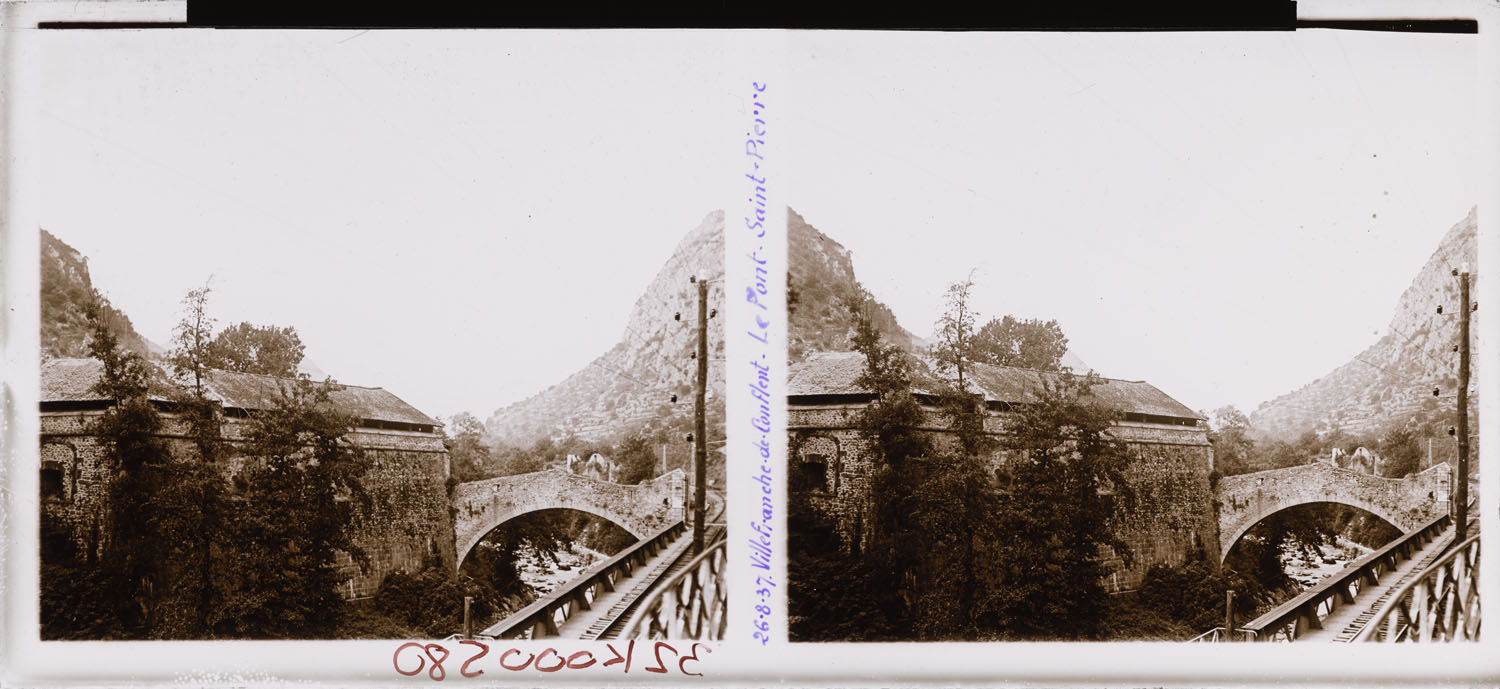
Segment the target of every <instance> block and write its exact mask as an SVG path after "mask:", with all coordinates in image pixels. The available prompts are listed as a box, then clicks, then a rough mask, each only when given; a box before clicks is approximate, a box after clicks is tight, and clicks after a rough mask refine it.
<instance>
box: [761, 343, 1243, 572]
mask: <svg viewBox="0 0 1500 689" xmlns="http://www.w3.org/2000/svg"><path fill="white" fill-rule="evenodd" d="M917 363H918V366H917V369H918V370H917V375H916V376H915V378H916V381H915V382H914V384H913V388H914V389H913V391H912V392H913V393H914V394H915V395H916V397H917V399H918V401H919V402H923V403H924V410H925V411H926V413H927V424H926V426H925V428H927V429H928V430H932V431H933V432H935V433H939V434H942V433H946V432H947V431H946V430H945V429H946V422H945V420H944V419H943V418H942V415H941V414H940V413H939V412H938V411H937V409H936V407H935V402H936V395H935V394H934V393H933V390H935V389H936V386H935V385H934V384H935V383H936V382H937V381H936V379H935V377H934V376H933V374H932V373H931V364H930V363H928V362H926V361H924V360H921V359H918V362H917ZM863 369H864V356H863V355H861V354H859V353H857V352H834V353H821V354H812V355H810V356H808V357H807V358H806V359H805V360H803V361H802V362H800V363H798V364H796V365H793V366H792V368H791V371H790V373H789V379H788V396H787V432H788V435H789V442H790V451H789V453H788V458H789V459H788V461H789V462H790V463H791V464H792V466H791V467H789V471H788V479H787V481H788V485H789V487H790V488H789V489H790V490H792V491H795V492H796V493H797V497H798V498H799V499H805V500H806V501H807V503H808V504H809V505H810V506H811V507H812V508H813V509H814V510H815V511H817V512H819V513H821V514H822V515H824V516H825V517H827V518H829V520H830V521H831V522H832V523H834V524H835V525H836V528H837V530H838V532H839V537H840V540H841V541H842V542H843V545H844V547H845V548H850V547H851V546H852V545H853V544H854V543H856V542H858V543H860V544H861V545H864V544H867V543H868V542H869V539H870V536H871V534H870V533H869V532H868V530H867V527H866V525H867V524H872V523H873V521H872V517H871V512H870V509H871V505H870V499H869V497H870V490H871V481H872V478H873V475H874V474H873V469H874V465H873V464H872V461H873V458H872V456H871V453H870V449H869V447H868V446H867V443H866V442H865V440H864V439H863V438H861V437H860V434H859V431H858V430H857V429H856V427H855V423H856V419H857V416H858V414H859V412H860V411H861V410H863V409H864V408H865V407H866V406H867V405H868V404H869V403H870V402H871V401H872V400H874V395H873V394H872V393H870V392H869V391H868V390H865V389H862V388H860V387H859V386H858V385H856V383H855V381H856V380H857V379H858V378H859V375H860V373H861V372H862V371H863ZM1057 375H1060V374H1055V373H1045V372H1041V371H1033V370H1028V369H1019V368H1008V367H1003V366H990V365H985V364H975V365H973V369H972V370H969V371H968V372H967V373H966V376H965V377H966V379H967V380H968V381H970V386H971V390H972V391H974V392H978V393H980V394H982V395H983V396H984V399H985V403H986V406H987V407H988V409H989V410H990V411H989V418H988V419H987V420H986V424H985V426H986V430H988V431H990V432H993V433H998V432H1000V431H1002V430H1003V428H1004V426H1005V423H1006V417H1007V410H1008V409H1012V408H1014V407H1015V406H1016V405H1022V404H1025V403H1026V402H1027V401H1028V400H1029V399H1032V395H1033V394H1034V392H1033V391H1035V390H1037V389H1039V387H1040V386H1041V384H1042V381H1043V378H1044V377H1049V376H1057ZM924 381H925V382H924ZM1092 394H1093V395H1094V396H1095V397H1096V398H1098V399H1100V400H1101V401H1102V402H1104V403H1106V404H1108V405H1110V406H1112V407H1115V408H1116V409H1118V410H1119V411H1121V412H1122V413H1123V418H1122V419H1121V420H1120V421H1119V422H1118V423H1117V424H1116V425H1115V427H1114V430H1113V434H1114V436H1115V437H1116V438H1117V439H1119V440H1122V441H1124V442H1125V443H1126V444H1127V447H1128V449H1129V452H1130V455H1131V458H1132V461H1131V463H1130V465H1129V467H1128V468H1127V470H1126V475H1127V477H1128V480H1129V481H1130V484H1131V487H1132V489H1133V490H1134V491H1135V495H1136V503H1135V506H1134V509H1132V510H1131V511H1129V512H1128V513H1123V514H1121V515H1120V532H1119V535H1120V536H1121V539H1122V540H1124V541H1125V542H1126V543H1128V544H1130V546H1131V548H1132V550H1133V552H1134V559H1133V562H1132V564H1131V566H1130V567H1128V568H1127V567H1125V566H1124V562H1123V561H1122V560H1121V559H1120V558H1118V557H1116V556H1115V554H1114V553H1110V552H1105V553H1102V556H1103V557H1105V558H1106V559H1108V560H1110V561H1111V562H1112V564H1113V566H1112V567H1111V569H1112V572H1113V573H1112V574H1111V575H1110V577H1109V580H1108V581H1107V582H1106V586H1107V587H1108V588H1109V589H1110V590H1111V591H1124V590H1132V589H1135V588H1136V587H1138V586H1139V585H1140V581H1141V579H1142V578H1143V577H1144V575H1145V573H1146V570H1147V569H1149V568H1150V567H1151V565H1153V564H1180V563H1182V562H1184V561H1185V560H1187V559H1188V558H1189V557H1190V556H1191V555H1193V554H1194V552H1195V551H1197V552H1203V553H1207V554H1210V555H1211V554H1213V553H1215V552H1217V551H1216V550H1215V548H1217V547H1218V527H1217V521H1216V520H1215V517H1214V505H1213V492H1212V489H1211V487H1210V486H1209V472H1210V471H1212V469H1213V452H1212V449H1211V448H1210V446H1209V443H1208V439H1207V437H1206V432H1207V430H1208V429H1207V426H1206V420H1205V419H1204V417H1203V416H1201V415H1199V414H1197V413H1196V412H1194V411H1192V410H1191V409H1188V408H1187V407H1186V406H1184V405H1183V404H1182V403H1180V402H1178V401H1176V400H1174V399H1172V398H1171V397H1169V396H1167V395H1166V394H1165V393H1163V392H1162V391H1161V390H1158V389H1157V388H1155V387H1154V386H1152V385H1151V384H1149V383H1146V382H1143V381H1128V380H1116V379H1111V378H1106V379H1103V383H1102V384H1101V385H1098V386H1096V387H1095V388H1093V390H1092ZM986 461H988V462H990V465H991V467H990V468H991V470H997V469H998V468H999V466H1000V465H1001V464H1002V463H1003V462H1004V461H1005V456H1004V452H1003V451H996V452H995V454H994V455H992V456H991V457H988V458H986Z"/></svg>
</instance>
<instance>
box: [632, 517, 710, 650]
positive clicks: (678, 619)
mask: <svg viewBox="0 0 1500 689" xmlns="http://www.w3.org/2000/svg"><path fill="white" fill-rule="evenodd" d="M712 536H713V540H712V541H710V545H707V546H704V548H703V552H702V553H699V554H698V555H697V556H696V557H694V558H693V559H692V560H690V561H688V563H687V566H685V567H683V568H682V570H681V571H679V572H677V573H676V574H674V575H672V576H671V577H670V578H668V579H667V580H666V581H665V582H662V584H661V585H660V586H658V587H657V588H656V590H655V591H653V592H652V594H651V595H650V596H649V597H648V598H646V599H645V600H644V601H643V602H642V603H641V605H640V606H639V608H638V609H637V610H636V612H635V614H634V615H633V616H632V617H631V618H630V622H629V623H627V624H626V625H625V627H624V630H623V631H622V632H620V635H619V638H622V639H634V638H647V639H698V640H703V641H710V640H720V639H723V638H724V632H725V630H726V628H727V624H728V614H727V612H728V608H729V603H728V590H727V587H726V586H725V584H724V569H725V562H726V555H727V553H728V547H727V544H728V543H729V539H728V538H727V537H726V536H727V535H726V534H725V532H724V529H723V528H722V527H717V528H716V529H715V531H714V533H713V534H712Z"/></svg>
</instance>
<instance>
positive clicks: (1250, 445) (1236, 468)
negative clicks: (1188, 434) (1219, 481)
mask: <svg viewBox="0 0 1500 689" xmlns="http://www.w3.org/2000/svg"><path fill="white" fill-rule="evenodd" d="M1208 442H1209V443H1210V444H1212V445H1213V452H1214V470H1215V471H1217V472H1219V473H1220V474H1222V475H1224V476H1234V475H1237V474H1246V473H1250V472H1252V471H1260V470H1261V469H1262V468H1266V469H1269V468H1270V467H1257V466H1256V463H1255V461H1254V451H1255V441H1254V440H1253V439H1251V437H1250V418H1249V417H1247V416H1245V414H1244V412H1241V411H1240V410H1238V409H1236V408H1234V407H1233V406H1224V407H1219V408H1218V409H1216V410H1214V413H1213V416H1212V417H1211V418H1210V420H1209V432H1208Z"/></svg>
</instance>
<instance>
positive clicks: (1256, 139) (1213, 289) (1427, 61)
mask: <svg viewBox="0 0 1500 689" xmlns="http://www.w3.org/2000/svg"><path fill="white" fill-rule="evenodd" d="M1475 40H1476V39H1475V37H1474V36H1468V35H1430V36H1429V35H1414V34H1394V33H1389V34H1387V33H1374V32H1336V31H1297V32H1295V33H1290V32H1266V33H1255V34H1232V33H1211V34H1187V33H1164V34H1136V33H1119V34H1074V35H1063V34H1007V35H999V36H986V35H980V34H942V35H929V34H916V33H886V34H867V35H859V36H850V35H840V36H834V35H829V34H801V35H799V36H797V37H795V38H794V39H793V40H792V41H790V42H789V45H790V46H792V48H793V53H792V55H791V56H790V57H789V64H792V65H795V67H794V73H795V75H796V77H797V79H796V80H795V81H794V82H792V86H793V87H794V88H795V89H796V97H797V103H796V105H797V107H796V109H795V111H794V113H793V114H794V118H795V119H794V123H793V124H794V126H795V128H796V129H795V131H794V133H793V135H794V138H795V142H794V144H795V145H794V150H795V151H796V155H797V156H798V165H797V166H796V170H797V172H798V173H800V176H799V177H798V178H797V180H796V183H795V184H794V185H792V188H791V190H790V191H789V192H788V195H789V196H790V204H791V205H792V207H793V208H795V209H796V210H798V211H799V212H800V213H801V214H802V215H803V216H804V217H805V218H806V219H807V221H808V222H810V223H811V224H812V225H814V226H815V227H818V228H819V229H821V230H823V231H824V232H825V233H827V234H829V235H831V236H832V237H833V238H835V239H837V240H838V241H840V242H841V243H843V244H844V246H846V247H848V248H849V249H851V250H852V251H853V255H854V263H855V268H856V271H857V272H858V274H859V277H860V278H861V280H862V281H863V282H864V283H865V285H866V286H867V287H868V288H870V289H871V290H872V291H873V292H874V294H875V295H876V296H877V297H878V298H879V299H881V300H883V301H885V302H886V303H887V304H889V305H890V306H891V307H892V308H893V309H894V310H895V312H896V315H897V317H898V318H899V319H900V320H901V322H902V324H903V325H905V326H906V327H907V328H908V329H911V330H912V331H914V332H916V333H918V334H920V335H923V336H926V335H929V334H930V333H931V332H932V324H933V322H934V321H935V320H936V318H937V314H938V311H939V307H940V305H941V301H942V294H943V292H944V290H945V288H946V287H947V285H948V284H949V283H951V282H954V281H956V280H959V279H962V278H963V277H964V276H965V275H966V274H967V273H968V272H969V271H970V269H975V271H976V272H975V281H976V283H977V301H978V307H979V310H980V311H981V313H982V314H985V315H987V316H1001V315H1004V314H1014V315H1016V316H1020V317H1035V318H1055V319H1057V320H1059V321H1060V322H1061V324H1062V326H1063V329H1064V330H1065V331H1066V333H1067V334H1068V336H1069V338H1070V340H1071V344H1072V346H1073V350H1074V352H1075V353H1076V354H1078V355H1079V356H1080V357H1082V358H1083V360H1084V361H1086V362H1087V363H1088V364H1089V365H1090V366H1092V367H1093V368H1095V369H1096V370H1098V371H1099V372H1100V373H1102V374H1104V375H1108V376H1113V377H1121V378H1130V379H1145V380H1148V381H1150V382H1152V383H1153V384H1155V385H1156V386H1157V387H1159V388H1161V389H1162V390H1164V391H1166V392H1167V393H1168V394H1170V395H1172V396H1174V397H1176V398H1177V399H1179V400H1181V401H1182V402H1184V403H1185V404H1187V405H1189V406H1191V407H1193V408H1195V409H1203V410H1209V411H1211V410H1212V409H1214V408H1216V407H1218V406H1220V405H1223V404H1230V403H1232V404H1235V405H1238V406H1240V407H1241V408H1242V409H1243V410H1245V411H1247V412H1248V411H1250V410H1251V409H1253V408H1254V407H1255V406H1256V405H1258V404H1259V403H1261V402H1263V401H1265V400H1268V399H1270V398H1273V397H1275V396H1277V395H1279V394H1282V393H1285V392H1289V391H1291V390H1294V389H1296V388H1297V387H1300V386H1301V385H1303V384H1305V383H1308V382H1311V381H1312V380H1313V379H1315V378H1318V377H1320V376H1322V375H1324V374H1325V373H1327V372H1329V371H1330V370H1332V369H1333V368H1334V367H1336V366H1338V365H1340V364H1342V363H1344V362H1346V361H1348V360H1349V359H1350V358H1352V357H1353V356H1354V355H1355V354H1357V353H1358V352H1360V351H1361V350H1363V349H1364V348H1365V347H1366V346H1368V345H1369V344H1371V343H1373V342H1374V341H1375V340H1376V339H1378V337H1379V336H1380V334H1383V333H1384V332H1385V331H1386V328H1387V325H1388V323H1389V320H1390V318H1391V314H1392V309H1393V307H1394V306H1395V303H1396V300H1397V298H1398V297H1399V296H1400V294H1401V292H1402V290H1403V289H1405V287H1406V286H1407V285H1408V284H1409V282H1410V280H1411V279H1412V277H1414V276H1415V274H1416V272H1417V271H1418V270H1419V269H1420V268H1421V266H1422V264H1423V263H1424V262H1425V261H1426V260H1427V258H1428V256H1429V255H1430V254H1431V253H1432V251H1433V250H1434V249H1435V248H1436V246H1437V243H1438V241H1439V239H1440V238H1441V237H1442V235H1443V233H1444V232H1446V231H1447V230H1448V229H1449V227H1451V226H1452V225H1453V224H1454V223H1456V222H1457V221H1458V220H1460V219H1462V218H1463V216H1464V215H1465V214H1466V213H1468V211H1469V209H1470V207H1471V206H1473V205H1474V204H1475V203H1476V197H1475V194H1476V190H1477V184H1476V175H1477V167H1476V166H1477V162H1478V161H1477V159H1476V157H1475V153H1474V152H1475V151H1476V134H1477V123H1476V119H1475V118H1476V115H1477V110H1478V105H1479V103H1478V99H1477V93H1476V82H1475V80H1476V78H1477V69H1476V65H1475V59H1476V57H1477V54H1476V44H1475Z"/></svg>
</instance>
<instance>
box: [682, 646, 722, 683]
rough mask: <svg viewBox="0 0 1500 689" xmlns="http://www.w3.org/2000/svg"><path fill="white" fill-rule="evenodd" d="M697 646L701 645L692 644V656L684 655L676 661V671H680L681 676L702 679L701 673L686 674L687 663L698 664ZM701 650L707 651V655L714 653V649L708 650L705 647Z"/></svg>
mask: <svg viewBox="0 0 1500 689" xmlns="http://www.w3.org/2000/svg"><path fill="white" fill-rule="evenodd" d="M699 646H703V644H700V643H694V644H693V653H692V655H685V656H683V657H682V660H679V661H677V669H678V670H680V671H682V674H684V675H689V676H691V677H702V676H703V673H701V672H688V671H687V661H689V660H691V661H693V662H698V647H699ZM703 650H705V651H707V652H709V653H713V652H714V649H712V648H709V647H707V646H703Z"/></svg>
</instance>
